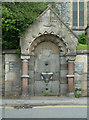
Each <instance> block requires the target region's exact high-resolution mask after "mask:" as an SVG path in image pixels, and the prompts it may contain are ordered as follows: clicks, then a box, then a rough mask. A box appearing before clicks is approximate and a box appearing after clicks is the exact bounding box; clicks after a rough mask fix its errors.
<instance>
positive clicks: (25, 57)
mask: <svg viewBox="0 0 89 120" xmlns="http://www.w3.org/2000/svg"><path fill="white" fill-rule="evenodd" d="M21 59H22V60H29V59H30V55H29V56H21Z"/></svg>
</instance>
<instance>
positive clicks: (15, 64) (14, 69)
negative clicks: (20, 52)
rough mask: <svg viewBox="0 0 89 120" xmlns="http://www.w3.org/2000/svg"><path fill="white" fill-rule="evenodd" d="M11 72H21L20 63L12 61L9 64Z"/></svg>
mask: <svg viewBox="0 0 89 120" xmlns="http://www.w3.org/2000/svg"><path fill="white" fill-rule="evenodd" d="M9 72H19V62H16V61H10V62H9Z"/></svg>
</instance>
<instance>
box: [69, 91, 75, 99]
mask: <svg viewBox="0 0 89 120" xmlns="http://www.w3.org/2000/svg"><path fill="white" fill-rule="evenodd" d="M67 96H68V97H72V98H74V97H75V96H74V92H69V93H68V94H67Z"/></svg>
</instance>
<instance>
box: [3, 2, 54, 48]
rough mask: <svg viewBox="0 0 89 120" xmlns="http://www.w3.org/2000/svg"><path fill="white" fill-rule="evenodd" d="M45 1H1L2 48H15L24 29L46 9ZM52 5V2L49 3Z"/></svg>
mask: <svg viewBox="0 0 89 120" xmlns="http://www.w3.org/2000/svg"><path fill="white" fill-rule="evenodd" d="M48 4H49V3H46V2H3V3H2V34H3V36H2V45H3V49H17V48H18V47H19V39H20V37H22V35H23V32H24V31H25V29H26V28H27V27H28V26H29V25H30V24H32V23H33V21H34V20H35V19H36V18H37V17H38V16H39V15H40V14H41V13H42V12H43V11H44V10H45V9H46V7H47V5H48ZM51 4H52V6H53V7H54V3H51Z"/></svg>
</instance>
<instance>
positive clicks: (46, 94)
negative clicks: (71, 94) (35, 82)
mask: <svg viewBox="0 0 89 120" xmlns="http://www.w3.org/2000/svg"><path fill="white" fill-rule="evenodd" d="M44 96H54V95H53V94H48V93H45V94H44Z"/></svg>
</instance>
